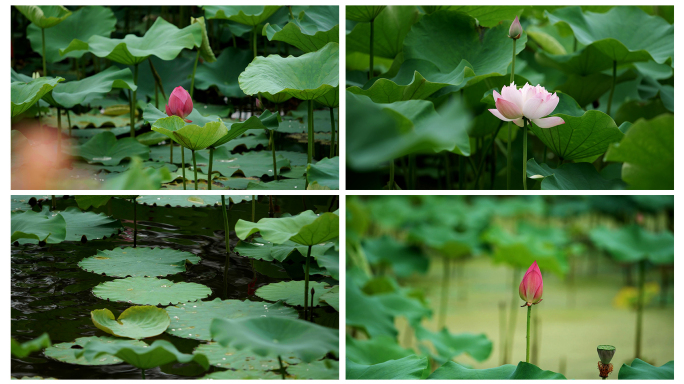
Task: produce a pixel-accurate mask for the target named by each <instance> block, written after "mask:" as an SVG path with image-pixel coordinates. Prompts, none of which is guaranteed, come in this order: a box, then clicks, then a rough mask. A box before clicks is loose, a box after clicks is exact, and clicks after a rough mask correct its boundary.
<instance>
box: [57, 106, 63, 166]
mask: <svg viewBox="0 0 684 384" xmlns="http://www.w3.org/2000/svg"><path fill="white" fill-rule="evenodd" d="M61 154H62V108H60V107H57V156H61Z"/></svg>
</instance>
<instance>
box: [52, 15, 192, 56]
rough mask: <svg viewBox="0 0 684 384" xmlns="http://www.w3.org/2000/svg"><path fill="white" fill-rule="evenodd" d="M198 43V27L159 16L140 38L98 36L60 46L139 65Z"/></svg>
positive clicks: (69, 50)
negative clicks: (168, 20) (172, 22)
mask: <svg viewBox="0 0 684 384" xmlns="http://www.w3.org/2000/svg"><path fill="white" fill-rule="evenodd" d="M201 45H202V27H201V26H200V25H199V24H191V25H189V26H187V27H185V28H183V29H179V28H178V27H176V26H175V25H173V24H171V23H169V22H167V21H166V20H164V19H163V18H161V17H159V18H157V20H155V22H154V24H152V26H151V27H150V29H149V30H148V31H147V32H145V35H144V36H143V37H138V36H136V35H133V34H130V35H126V37H124V38H123V39H110V38H106V37H103V36H99V35H94V36H91V37H90V38H89V39H88V41H87V42H86V41H82V40H78V39H74V40H73V41H72V42H71V43H70V44H69V46H68V47H66V48H65V49H60V50H59V53H60V54H62V55H65V54H67V53H69V52H72V51H89V52H90V53H92V54H93V55H95V56H97V57H105V58H107V59H110V60H112V61H115V62H117V63H121V64H124V65H134V64H139V63H141V62H143V61H145V59H147V58H148V57H149V56H157V57H158V58H160V59H162V60H173V59H175V58H176V56H178V54H179V53H180V52H181V51H182V50H183V48H187V49H192V48H194V47H199V46H201Z"/></svg>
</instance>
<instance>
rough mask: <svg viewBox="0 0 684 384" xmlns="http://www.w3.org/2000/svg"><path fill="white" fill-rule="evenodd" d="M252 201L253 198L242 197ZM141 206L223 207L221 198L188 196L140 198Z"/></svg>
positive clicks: (216, 196)
mask: <svg viewBox="0 0 684 384" xmlns="http://www.w3.org/2000/svg"><path fill="white" fill-rule="evenodd" d="M242 197H244V198H247V199H250V200H251V198H252V197H251V196H242ZM136 201H137V202H138V203H140V204H145V205H157V206H167V205H168V206H171V207H210V206H213V205H221V196H219V195H215V196H208V195H202V196H187V195H151V196H140V197H138V198H137V199H136Z"/></svg>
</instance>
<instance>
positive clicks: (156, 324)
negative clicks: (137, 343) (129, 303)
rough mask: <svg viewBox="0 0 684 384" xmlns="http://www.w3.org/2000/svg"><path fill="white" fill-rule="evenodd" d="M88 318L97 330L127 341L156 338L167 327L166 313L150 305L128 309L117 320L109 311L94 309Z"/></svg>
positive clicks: (167, 317) (167, 318) (167, 316)
mask: <svg viewBox="0 0 684 384" xmlns="http://www.w3.org/2000/svg"><path fill="white" fill-rule="evenodd" d="M90 318H91V319H92V320H93V324H95V326H96V327H97V328H99V329H101V330H103V331H105V332H107V333H109V334H111V335H114V336H119V337H128V338H129V339H144V338H146V337H152V336H157V335H160V334H162V333H164V331H165V330H166V327H168V326H169V315H168V314H167V313H166V311H165V310H164V309H163V308H157V307H155V306H152V305H145V306H136V307H130V308H128V309H126V310H125V311H123V312H121V315H119V318H118V319H117V318H116V317H114V314H113V313H112V311H110V310H109V309H106V308H105V309H96V310H94V311H92V312H90Z"/></svg>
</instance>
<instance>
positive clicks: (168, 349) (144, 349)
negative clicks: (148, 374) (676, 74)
mask: <svg viewBox="0 0 684 384" xmlns="http://www.w3.org/2000/svg"><path fill="white" fill-rule="evenodd" d="M102 355H105V356H108V355H112V356H116V357H118V358H119V359H121V360H123V361H125V362H127V363H128V364H130V365H132V366H134V367H137V368H140V369H150V368H155V367H158V366H160V365H164V364H169V363H175V362H178V363H189V362H191V361H194V362H196V363H198V364H199V365H201V366H202V367H204V369H205V370H206V369H209V359H207V357H206V356H204V355H202V354H194V355H189V354H185V353H181V352H179V351H178V349H176V347H175V346H174V345H173V344H171V343H170V342H168V341H166V340H157V341H155V342H154V343H152V344H151V345H145V346H132V345H126V344H120V343H111V344H110V343H103V342H101V341H97V340H94V341H91V342H89V343H88V344H86V345H85V347H84V348H83V349H81V350H79V351H78V352H76V356H77V357H81V356H83V357H85V359H86V360H87V361H93V360H97V358H98V357H100V356H102Z"/></svg>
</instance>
